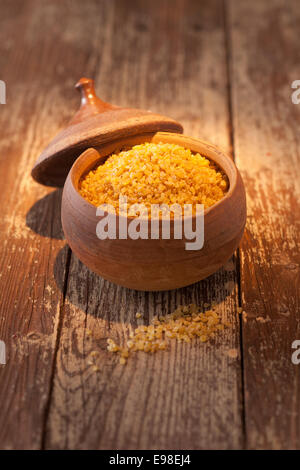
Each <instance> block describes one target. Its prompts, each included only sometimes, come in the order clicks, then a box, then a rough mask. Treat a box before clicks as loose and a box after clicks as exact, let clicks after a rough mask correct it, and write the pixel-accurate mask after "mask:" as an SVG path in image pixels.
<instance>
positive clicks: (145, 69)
mask: <svg viewBox="0 0 300 470" xmlns="http://www.w3.org/2000/svg"><path fill="white" fill-rule="evenodd" d="M75 3H76V2H75ZM107 4H108V3H107ZM72 5H73V4H72ZM80 5H81V9H82V10H83V11H81V14H82V16H83V17H84V18H87V17H88V15H87V11H84V9H85V8H88V7H87V6H85V5H82V4H80ZM108 10H109V11H108V13H107V19H106V22H105V28H103V26H102V27H101V31H102V34H103V37H102V41H101V42H100V41H99V40H98V41H96V40H95V42H94V43H93V44H90V45H89V48H88V49H87V51H89V52H88V53H89V56H90V57H93V58H94V71H93V75H94V77H95V79H96V88H97V91H98V94H99V95H100V96H103V98H104V99H105V100H108V101H113V102H115V103H119V104H121V105H128V106H139V107H142V108H146V109H147V108H150V107H151V109H152V110H155V111H158V112H161V113H165V114H169V115H171V116H172V117H174V118H175V119H178V120H180V121H182V123H183V125H184V127H185V131H186V133H187V134H191V135H194V136H201V137H202V138H204V139H207V140H210V141H212V142H215V143H217V144H219V145H222V146H223V147H224V148H225V149H227V150H228V151H230V145H231V142H230V116H229V112H228V97H227V82H226V77H227V67H226V50H225V33H224V22H223V8H222V3H221V2H219V1H212V2H209V3H208V2H207V3H206V2H201V3H200V2H197V1H191V2H189V5H188V8H186V7H185V4H184V2H181V1H177V2H176V4H175V2H172V3H171V2H168V1H162V2H161V1H160V2H153V1H151V2H150V1H147V2H143V3H142V4H141V2H130V8H129V4H128V2H124V1H116V2H109V8H108ZM94 14H95V17H96V18H97V21H98V23H99V25H101V24H102V25H103V24H104V23H103V21H102V19H101V15H100V11H99V12H96V11H95V12H94ZM79 28H82V26H80V25H79ZM97 34H100V32H97V31H96V32H95V35H96V36H97ZM85 73H86V72H85ZM61 257H62V259H63V262H64V257H65V255H64V252H63V253H62V254H61ZM60 263H61V261H60V256H58V260H57V264H58V265H60ZM58 272H59V273H60V272H61V270H58ZM237 277H238V276H237V271H236V263H235V260H233V261H230V262H229V263H228V264H227V266H226V267H225V268H224V269H222V270H220V271H219V272H218V273H216V274H215V275H214V276H212V277H210V278H209V279H207V280H205V281H203V282H201V283H198V284H196V285H194V286H191V287H189V288H186V289H180V290H177V291H172V292H164V293H151V294H149V293H138V292H134V291H129V290H126V289H122V288H119V287H116V286H114V285H112V284H110V283H108V282H105V281H103V280H102V279H100V278H99V277H97V276H95V275H94V274H92V273H91V272H90V271H89V270H88V269H87V268H85V267H84V266H83V265H82V264H81V263H80V262H79V261H78V260H77V259H76V258H75V257H74V256H73V255H72V257H71V262H70V269H69V276H68V284H67V290H66V296H65V303H64V309H63V322H62V329H61V332H60V341H59V348H58V352H57V361H56V367H55V374H54V385H53V391H52V395H51V402H50V407H49V410H48V415H47V433H46V438H45V442H44V444H45V447H46V448H72V449H74V448H77V449H78V448H84V449H87V448H100V449H104V448H117V449H135V448H139V449H145V448H171V449H172V448H173V449H176V448H178V449H183V448H187V449H191V448H196V449H199V448H240V447H241V446H242V443H243V430H242V410H241V404H242V398H241V374H240V359H239V347H240V346H239V320H238V316H237V305H238V292H237V290H238V286H237ZM56 281H57V285H58V286H60V288H61V286H62V285H63V279H61V278H60V275H59V274H58V275H57V276H56ZM209 300H216V301H217V302H218V304H219V305H218V309H219V311H220V313H222V316H223V318H227V319H228V321H229V322H230V323H231V325H232V328H231V329H229V330H227V331H226V332H224V334H223V335H222V336H221V337H220V338H219V340H218V341H216V344H215V345H206V346H201V345H200V344H198V343H195V344H192V345H189V346H187V345H182V344H177V345H174V346H173V348H172V350H171V352H165V353H163V352H162V353H159V354H156V355H154V356H149V355H145V354H144V353H140V354H137V355H136V356H135V357H134V358H132V360H131V361H129V362H128V364H127V365H126V366H125V367H124V366H121V365H120V364H119V363H118V359H117V358H116V357H115V356H112V355H110V354H109V353H108V352H107V351H106V339H107V337H108V336H112V337H114V338H116V339H118V340H123V339H124V337H125V335H126V334H128V331H129V329H130V328H131V327H134V326H135V325H136V324H137V321H136V319H135V313H136V312H137V311H140V312H141V313H142V314H143V316H144V320H145V322H147V321H149V319H151V318H152V316H153V315H154V314H155V313H156V314H157V313H162V314H165V313H167V312H170V311H172V310H173V309H174V308H176V307H177V305H178V304H185V303H189V302H195V303H200V304H201V303H203V302H206V301H209ZM89 330H91V331H92V336H90V335H89ZM95 349H96V350H98V351H100V357H99V360H97V364H98V365H99V368H100V371H99V372H97V373H96V372H94V371H93V367H92V366H90V365H89V364H88V361H89V356H88V355H89V352H90V351H91V350H95ZM232 350H233V351H232ZM235 352H236V357H235Z"/></svg>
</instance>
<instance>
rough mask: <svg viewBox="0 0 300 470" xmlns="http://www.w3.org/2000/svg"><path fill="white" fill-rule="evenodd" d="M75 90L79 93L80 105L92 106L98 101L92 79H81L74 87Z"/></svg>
mask: <svg viewBox="0 0 300 470" xmlns="http://www.w3.org/2000/svg"><path fill="white" fill-rule="evenodd" d="M75 88H76V89H77V90H79V91H80V93H81V105H85V104H87V103H90V104H93V103H94V102H95V100H96V101H97V100H99V98H98V97H97V96H96V92H95V86H94V80H93V79H92V78H85V77H82V78H81V79H80V80H79V81H78V82H77V83H76V85H75Z"/></svg>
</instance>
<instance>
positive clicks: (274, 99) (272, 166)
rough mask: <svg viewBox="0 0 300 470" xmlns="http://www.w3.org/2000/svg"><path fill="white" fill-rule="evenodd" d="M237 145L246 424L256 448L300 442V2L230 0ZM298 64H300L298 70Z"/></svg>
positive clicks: (286, 446) (251, 445)
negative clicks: (297, 348) (298, 95)
mask: <svg viewBox="0 0 300 470" xmlns="http://www.w3.org/2000/svg"><path fill="white" fill-rule="evenodd" d="M229 7H230V8H229V11H228V16H227V18H228V26H229V30H231V71H232V75H231V86H232V92H233V101H232V105H233V117H234V147H235V153H236V161H237V164H238V166H239V168H240V170H241V171H242V175H243V177H244V181H245V183H246V190H247V193H248V225H247V232H246V236H245V237H244V241H243V244H242V251H241V255H242V256H241V269H242V272H241V283H242V292H243V299H242V300H243V307H244V310H245V312H246V314H244V321H243V352H244V377H245V404H246V415H245V418H246V432H247V434H246V435H247V443H248V447H249V448H256V449H257V448H258V449H261V448H272V449H281V448H282V449H290V448H298V449H299V442H300V415H299V409H300V408H299V405H300V394H299V379H300V375H299V373H300V368H299V366H297V365H293V364H292V362H291V354H292V352H293V350H292V349H291V345H292V342H293V341H294V340H295V339H299V336H300V331H299V319H300V311H299V293H300V288H299V287H300V286H299V262H300V257H299V246H300V240H299V233H300V232H299V216H300V207H299V195H300V185H299V171H300V153H299V148H300V134H299V126H300V106H299V105H298V106H297V105H294V104H293V103H292V101H291V92H292V90H291V83H292V82H293V81H294V80H295V79H299V69H298V64H299V59H300V56H299V24H300V9H299V2H297V1H293V0H292V1H288V2H285V1H283V0H282V1H281V0H276V1H273V2H267V1H263V2H262V1H258V0H255V1H252V2H246V1H242V2H234V1H231V2H230V4H229ZM297 70H298V72H297Z"/></svg>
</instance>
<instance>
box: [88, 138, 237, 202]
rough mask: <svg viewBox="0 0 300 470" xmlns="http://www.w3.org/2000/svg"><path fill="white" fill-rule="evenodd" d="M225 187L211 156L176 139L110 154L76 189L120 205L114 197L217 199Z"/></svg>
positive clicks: (94, 198)
mask: <svg viewBox="0 0 300 470" xmlns="http://www.w3.org/2000/svg"><path fill="white" fill-rule="evenodd" d="M227 188H228V181H227V178H226V176H225V175H224V173H223V172H222V171H221V169H220V168H218V167H217V166H216V165H215V164H214V163H213V162H211V161H210V160H208V159H207V158H205V157H203V156H201V155H200V154H199V153H192V152H191V150H189V149H185V148H183V147H181V146H179V145H175V144H168V143H167V144H163V143H159V144H154V143H144V144H141V145H135V146H134V147H132V148H131V149H130V150H126V151H122V152H120V153H116V154H113V155H111V156H110V157H109V158H108V159H107V160H106V161H105V163H104V164H103V165H99V166H98V168H96V169H95V170H92V171H90V172H89V173H88V174H87V175H85V176H84V178H83V179H82V180H81V181H80V184H79V191H80V194H81V195H82V196H83V197H84V198H85V199H86V200H87V201H89V202H90V203H92V204H93V205H95V206H97V207H98V206H100V205H102V204H111V205H112V206H113V207H115V208H116V210H117V211H118V210H119V197H120V196H125V197H127V202H128V205H132V204H135V203H140V204H141V203H143V204H145V206H146V207H147V208H150V205H151V204H167V205H169V206H171V205H172V204H180V206H181V207H183V205H184V204H193V207H194V205H195V204H204V206H205V208H207V207H210V206H212V205H213V204H215V203H216V202H217V201H219V200H220V199H222V197H223V196H224V194H225V193H226V191H227Z"/></svg>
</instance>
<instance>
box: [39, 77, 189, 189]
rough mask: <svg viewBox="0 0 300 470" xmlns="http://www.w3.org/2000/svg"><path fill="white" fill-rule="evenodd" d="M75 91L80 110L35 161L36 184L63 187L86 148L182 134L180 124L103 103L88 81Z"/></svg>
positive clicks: (82, 81) (78, 86) (165, 118)
mask: <svg viewBox="0 0 300 470" xmlns="http://www.w3.org/2000/svg"><path fill="white" fill-rule="evenodd" d="M75 87H76V88H77V89H79V90H80V92H81V106H80V109H79V110H78V111H77V113H76V114H75V116H74V117H73V119H71V121H70V122H69V124H68V125H67V127H66V128H65V129H64V130H62V131H61V132H59V134H57V136H56V137H55V138H54V139H53V140H52V141H51V142H50V144H49V145H48V146H47V147H46V148H45V149H44V151H43V152H42V153H41V155H40V156H39V158H38V159H37V161H36V163H35V165H34V167H33V169H32V172H31V174H32V177H33V178H34V179H35V180H36V181H37V182H38V183H41V184H44V185H46V186H63V184H64V182H65V179H66V177H67V174H68V172H69V170H70V168H71V166H72V165H73V163H74V161H75V160H76V158H77V157H78V156H79V155H80V154H81V153H82V152H83V151H85V150H86V149H87V148H89V147H96V148H97V147H99V146H100V145H102V144H105V143H108V142H112V141H114V140H117V139H118V138H120V137H124V136H134V135H139V134H144V133H147V132H158V131H165V132H177V133H182V132H183V128H182V126H181V124H179V123H178V122H176V121H174V120H173V119H170V118H168V117H165V116H161V115H159V114H154V113H152V112H151V111H144V110H142V109H132V108H120V107H118V106H114V105H111V104H109V103H105V102H104V101H102V100H101V99H100V98H98V97H97V96H96V93H95V89H94V81H93V80H91V79H89V78H81V79H80V80H79V82H78V83H77V84H76V85H75Z"/></svg>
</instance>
